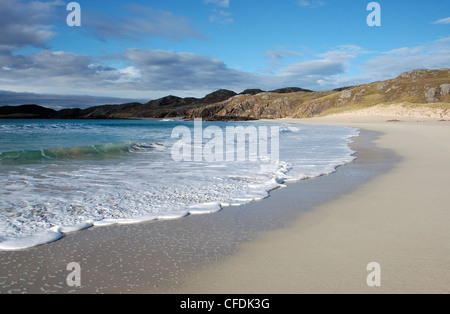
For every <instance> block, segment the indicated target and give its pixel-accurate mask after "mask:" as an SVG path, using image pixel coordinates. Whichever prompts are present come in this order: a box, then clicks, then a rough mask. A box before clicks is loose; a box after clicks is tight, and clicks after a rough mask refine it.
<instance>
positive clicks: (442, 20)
mask: <svg viewBox="0 0 450 314" xmlns="http://www.w3.org/2000/svg"><path fill="white" fill-rule="evenodd" d="M432 24H450V17H447V18H445V19H440V20H438V21H435V22H433V23H432Z"/></svg>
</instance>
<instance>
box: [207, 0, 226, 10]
mask: <svg viewBox="0 0 450 314" xmlns="http://www.w3.org/2000/svg"><path fill="white" fill-rule="evenodd" d="M204 2H205V3H206V4H209V3H213V4H215V5H218V6H220V7H223V8H228V7H229V6H230V0H204Z"/></svg>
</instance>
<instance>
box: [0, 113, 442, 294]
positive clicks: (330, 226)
mask: <svg viewBox="0 0 450 314" xmlns="http://www.w3.org/2000/svg"><path fill="white" fill-rule="evenodd" d="M366 118H367V117H366ZM384 119H385V117H382V118H378V120H377V119H375V118H373V117H372V118H371V119H368V118H367V119H366V120H365V122H363V121H358V122H354V121H351V119H348V118H345V117H341V118H340V119H336V118H335V117H333V118H321V119H308V120H282V121H283V122H291V123H305V124H308V123H316V124H335V125H348V126H353V127H357V128H360V129H361V135H360V136H359V137H358V138H355V143H353V144H352V149H354V150H355V151H357V154H356V156H357V158H358V159H357V160H356V161H354V162H352V163H350V164H348V165H345V166H343V167H339V168H338V170H337V172H335V173H333V174H331V175H327V176H322V177H318V178H314V179H311V180H303V181H300V182H297V183H292V184H288V185H287V187H286V188H283V189H278V190H275V191H272V193H271V196H270V197H269V198H267V199H265V200H262V201H259V202H253V203H250V204H246V205H243V206H239V207H229V208H226V209H224V210H222V211H221V212H219V213H216V214H209V215H200V216H197V215H193V216H189V217H186V218H183V219H178V220H172V221H161V222H149V223H140V224H136V225H120V226H109V227H101V228H91V229H89V230H86V231H83V232H77V233H73V234H68V235H67V236H66V237H64V238H63V239H61V240H59V241H57V242H54V243H51V244H48V245H45V246H40V247H35V248H32V249H28V250H24V251H15V252H0V291H1V292H2V293H157V294H158V293H193V294H203V293H213V294H215V293H233V294H235V293H246V294H247V293H264V294H265V293H275V294H278V293H292V294H297V293H433V292H436V293H448V292H449V287H450V285H449V282H450V269H449V265H450V231H449V228H448V226H449V222H450V219H449V218H450V212H449V207H448V204H449V201H450V195H449V194H448V186H449V183H450V178H449V177H448V176H447V173H448V171H449V169H448V167H449V163H448V160H449V156H450V132H448V131H449V127H450V124H449V123H448V122H439V121H434V122H421V123H417V122H412V121H410V122H385V120H384ZM70 262H78V263H80V265H81V268H82V281H81V287H77V288H73V287H69V286H67V284H66V277H67V275H68V271H67V269H66V267H67V264H68V263H70ZM371 262H376V263H378V264H379V265H380V266H381V287H368V286H367V284H366V277H367V276H368V274H369V272H368V271H367V270H366V266H367V265H368V264H369V263H371Z"/></svg>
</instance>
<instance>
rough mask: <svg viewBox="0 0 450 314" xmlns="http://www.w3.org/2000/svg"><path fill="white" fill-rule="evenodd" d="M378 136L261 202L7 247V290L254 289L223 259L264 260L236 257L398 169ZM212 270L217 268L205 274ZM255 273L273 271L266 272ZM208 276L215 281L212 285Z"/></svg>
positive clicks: (3, 286) (1, 288) (2, 258)
mask: <svg viewBox="0 0 450 314" xmlns="http://www.w3.org/2000/svg"><path fill="white" fill-rule="evenodd" d="M376 136H377V133H374V132H370V131H362V133H361V136H360V137H359V138H357V139H356V142H355V143H353V144H352V147H353V149H354V150H356V151H358V153H357V155H356V156H357V157H358V159H357V160H356V161H355V162H353V163H351V164H348V165H345V166H343V167H340V168H338V171H337V172H336V173H334V174H332V175H328V176H323V177H319V178H315V179H310V180H304V181H301V182H298V183H292V184H289V185H288V187H286V188H283V189H279V190H276V191H272V193H271V197H269V198H267V199H265V200H263V201H260V202H254V203H251V204H248V205H244V206H240V207H229V208H225V209H224V210H223V211H221V212H219V213H216V214H209V215H203V216H189V217H186V218H182V219H178V220H173V221H160V222H158V221H157V222H150V223H141V224H136V225H115V226H108V227H96V228H92V229H88V230H85V231H82V232H77V233H73V234H69V235H67V236H66V237H64V238H63V239H61V240H59V241H57V242H54V243H51V244H48V245H44V246H40V247H35V248H32V249H28V250H23V251H16V252H0V292H1V293H178V292H185V291H186V292H190V293H202V292H205V291H206V292H208V293H214V292H220V291H222V290H227V288H228V289H229V291H230V292H251V291H252V289H250V288H249V290H248V291H244V290H245V289H242V288H243V287H244V286H241V287H238V286H237V285H238V284H239V281H237V282H234V281H233V280H231V281H230V282H228V283H229V284H230V285H229V286H225V285H221V282H220V281H219V280H222V279H219V278H220V275H221V274H222V275H223V274H224V275H225V276H228V274H227V271H226V269H227V268H224V269H223V270H224V271H225V273H224V272H221V271H220V270H221V268H222V266H221V265H222V263H229V262H231V264H230V265H234V266H233V267H232V269H233V270H234V268H237V269H246V268H248V267H253V266H255V265H263V264H261V262H262V261H261V260H259V257H258V256H255V257H254V256H253V255H251V254H250V255H249V260H248V261H247V262H248V264H246V265H244V264H233V262H232V261H233V260H234V258H235V257H236V256H241V255H240V254H242V252H249V251H247V250H246V246H247V245H252V244H253V243H255V244H256V243H260V242H259V241H260V240H261V239H263V237H264V235H265V234H270V232H280V231H282V230H286V231H288V230H291V228H293V226H295V222H296V221H301V220H303V219H304V216H305V214H306V213H312V212H315V208H317V207H318V206H319V205H321V204H326V203H329V202H331V201H333V200H337V199H339V198H340V197H341V196H342V195H346V194H348V193H350V192H351V191H354V190H355V189H356V188H357V187H358V186H360V185H361V184H363V183H365V182H368V181H369V180H371V179H373V178H375V177H377V176H379V175H381V174H383V173H386V172H387V171H388V170H389V169H391V168H392V167H393V165H394V164H395V163H396V162H398V160H399V158H398V157H397V156H396V155H395V154H394V153H392V152H390V151H388V150H385V149H379V148H375V147H374V146H373V144H372V142H371V141H372V140H373V139H375V138H376ZM277 230H278V231H277ZM275 245H276V246H278V244H276V243H275ZM264 246H265V245H264ZM263 251H264V252H265V251H266V250H265V249H264V250H263ZM267 251H270V248H268V249H267ZM262 258H263V261H264V259H266V257H265V256H264V255H263V257H262ZM71 262H76V263H79V264H80V266H81V287H69V286H68V285H67V283H66V278H67V276H68V275H69V274H70V271H68V270H67V265H68V264H69V263H71ZM273 266H276V265H273ZM214 269H218V270H219V271H217V272H216V271H215V270H214ZM256 269H257V268H255V271H256ZM275 269H278V267H275ZM205 271H208V272H212V274H211V275H208V276H209V277H206V278H203V277H204V275H203V274H204V272H205ZM253 274H254V276H255V277H256V278H261V279H262V278H265V272H263V273H257V272H254V273H253ZM216 275H217V276H218V277H216ZM199 278H200V279H201V278H203V280H198V279H199ZM272 279H275V278H272ZM279 279H280V282H282V281H283V280H282V278H279ZM205 281H206V282H207V283H209V284H212V285H213V286H212V288H211V289H210V288H209V287H210V286H209V285H207V284H205ZM225 283H226V281H225V282H224V284H225ZM258 283H259V280H255V281H254V284H258ZM235 284H236V285H235ZM285 284H286V285H288V283H287V282H286V283H285ZM285 284H283V286H284V285H285ZM261 287H264V286H261ZM263 290H264V289H263ZM269 290H270V289H268V290H267V291H269ZM276 291H278V292H283V289H278V290H276Z"/></svg>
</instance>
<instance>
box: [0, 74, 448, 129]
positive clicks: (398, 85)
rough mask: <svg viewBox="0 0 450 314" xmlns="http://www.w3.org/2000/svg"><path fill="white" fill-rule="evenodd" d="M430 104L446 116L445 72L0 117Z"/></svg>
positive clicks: (199, 114) (10, 111)
mask: <svg viewBox="0 0 450 314" xmlns="http://www.w3.org/2000/svg"><path fill="white" fill-rule="evenodd" d="M381 104H385V105H391V104H430V105H434V106H442V108H443V110H445V111H446V110H449V112H450V69H441V70H414V71H410V72H405V73H403V74H401V75H400V76H399V77H397V78H395V79H392V80H387V81H383V82H376V83H372V84H366V85H360V86H354V87H343V88H338V89H335V90H333V91H326V92H312V91H310V90H306V89H301V88H297V87H289V88H283V89H278V90H274V91H272V92H264V91H262V90H260V89H247V90H245V91H244V92H242V93H241V94H239V95H238V94H236V93H235V92H233V91H229V90H224V89H221V90H218V91H216V92H214V93H211V94H209V95H206V96H205V97H204V98H180V97H176V96H167V97H164V98H160V99H157V100H152V101H149V102H148V103H146V104H141V103H128V104H122V105H104V106H98V107H92V108H88V109H64V110H60V111H55V110H52V109H47V108H43V107H39V106H33V105H31V106H30V105H28V106H18V107H0V118H50V119H127V118H171V117H185V118H187V119H194V118H203V119H205V120H250V119H261V118H265V119H273V118H285V117H292V118H307V117H314V116H323V115H328V114H334V113H340V112H345V111H352V110H358V109H364V108H370V107H372V106H375V105H381Z"/></svg>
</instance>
